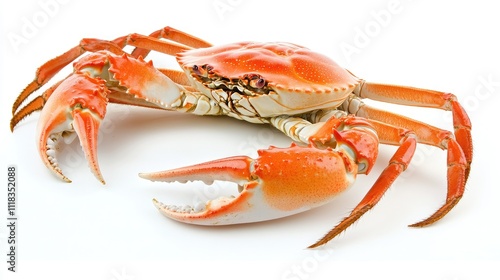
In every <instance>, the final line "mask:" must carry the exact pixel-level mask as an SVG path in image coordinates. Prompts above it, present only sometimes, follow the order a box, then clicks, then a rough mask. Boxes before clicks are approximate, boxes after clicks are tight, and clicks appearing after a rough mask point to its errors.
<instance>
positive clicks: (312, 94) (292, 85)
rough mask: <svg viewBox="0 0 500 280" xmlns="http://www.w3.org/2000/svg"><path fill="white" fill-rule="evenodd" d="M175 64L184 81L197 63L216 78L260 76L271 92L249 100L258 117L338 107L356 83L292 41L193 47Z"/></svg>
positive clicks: (321, 58) (346, 72)
mask: <svg viewBox="0 0 500 280" xmlns="http://www.w3.org/2000/svg"><path fill="white" fill-rule="evenodd" d="M177 60H178V62H179V64H180V65H181V67H182V68H183V70H184V71H185V72H186V74H187V75H188V77H191V76H192V75H193V73H192V67H193V66H195V65H198V66H199V65H210V66H211V67H212V69H213V70H212V71H213V73H214V74H215V75H217V76H220V77H224V78H227V79H242V78H243V77H244V76H245V75H248V74H258V75H260V76H261V77H263V78H264V79H265V80H266V81H267V86H268V87H270V88H272V89H273V91H274V93H272V92H271V93H270V94H269V95H259V96H256V97H253V98H249V100H250V101H251V103H252V105H253V106H254V107H255V109H256V110H257V112H259V114H260V116H262V117H268V116H275V115H280V114H284V113H286V114H297V113H303V112H307V111H310V110H311V109H321V108H327V107H330V108H331V107H337V106H338V105H340V104H341V103H342V102H343V101H344V100H345V98H346V97H347V95H348V94H349V93H351V92H352V90H353V89H354V87H355V86H356V85H358V83H359V79H358V78H356V77H355V76H353V75H352V74H351V73H350V72H349V71H347V70H345V69H344V68H342V67H340V66H339V65H338V64H337V63H335V62H334V61H333V60H331V59H330V58H328V57H326V56H324V55H322V54H319V53H315V52H313V51H311V50H309V49H307V48H304V47H301V46H298V45H295V44H290V43H255V42H242V43H234V44H229V45H223V46H215V47H209V48H202V49H194V50H188V51H185V52H182V53H179V54H178V55H177ZM194 82H195V84H196V80H194ZM201 90H202V89H201Z"/></svg>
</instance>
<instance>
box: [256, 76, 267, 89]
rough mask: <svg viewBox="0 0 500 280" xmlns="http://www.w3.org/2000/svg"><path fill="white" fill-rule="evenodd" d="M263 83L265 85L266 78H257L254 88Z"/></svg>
mask: <svg viewBox="0 0 500 280" xmlns="http://www.w3.org/2000/svg"><path fill="white" fill-rule="evenodd" d="M265 85H266V80H264V79H262V78H260V79H258V80H257V82H256V83H255V87H256V88H263V87H264V86H265Z"/></svg>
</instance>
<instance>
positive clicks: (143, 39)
mask: <svg viewBox="0 0 500 280" xmlns="http://www.w3.org/2000/svg"><path fill="white" fill-rule="evenodd" d="M151 35H152V36H153V37H155V38H150V37H147V36H143V35H139V34H130V35H127V36H122V37H119V38H117V39H115V40H113V41H106V40H100V39H90V38H86V39H82V40H81V41H80V43H79V44H78V45H77V46H75V47H73V48H71V49H70V50H68V51H67V52H65V53H63V54H61V55H59V56H57V57H55V58H53V59H51V60H49V61H47V62H46V63H44V64H43V65H42V66H40V67H39V68H38V70H37V72H36V75H35V79H34V80H33V81H32V82H31V83H29V84H28V86H26V88H24V90H23V91H22V92H21V94H19V96H18V97H17V99H16V101H15V102H14V104H13V106H12V114H13V117H12V120H11V123H10V129H11V131H13V130H14V127H15V126H16V125H17V124H18V123H19V121H21V120H22V119H23V118H24V117H26V116H28V115H29V114H31V113H32V112H34V111H38V110H40V109H41V107H40V106H25V107H23V108H22V109H21V110H20V111H18V108H19V106H21V104H22V103H23V102H24V100H26V99H27V98H28V97H29V96H30V95H31V94H32V93H33V92H35V91H36V90H38V89H39V88H40V87H42V86H43V85H45V84H46V83H47V82H48V81H50V79H51V78H52V77H54V76H55V75H56V74H57V73H58V72H59V71H61V69H63V68H64V67H66V66H67V65H68V64H70V63H71V62H72V61H74V60H75V59H77V58H78V57H80V56H81V55H82V54H84V53H86V52H98V51H103V50H105V51H109V52H111V53H113V54H116V55H122V54H124V53H125V52H124V51H123V48H124V47H125V46H127V45H131V46H135V47H136V49H135V50H134V51H133V53H132V57H134V58H139V57H140V56H142V57H146V55H147V54H148V53H149V51H150V50H156V51H160V52H163V53H166V54H169V55H172V56H175V55H176V54H177V53H178V52H180V51H183V50H187V49H190V48H191V47H207V46H210V44H209V43H207V42H205V41H203V40H201V39H198V38H196V37H194V36H191V35H189V34H187V33H184V32H182V31H179V30H177V29H174V28H171V27H165V28H163V29H160V30H158V31H155V32H153V33H152V34H151ZM157 38H164V39H168V40H171V41H173V42H168V41H160V40H159V39H157ZM174 42H179V44H177V43H174ZM184 44H185V45H184ZM148 48H151V49H148ZM163 71H164V72H165V73H173V75H174V76H176V77H179V79H182V80H184V81H185V78H182V77H180V73H181V72H178V71H172V70H168V69H165V70H163ZM40 97H43V96H38V97H36V98H35V99H38V101H37V102H38V103H34V104H38V105H39V104H40V101H41V99H40ZM45 100H46V98H45ZM34 104H32V105H34ZM21 111H22V113H20V112H21Z"/></svg>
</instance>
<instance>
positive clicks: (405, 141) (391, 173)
mask: <svg viewBox="0 0 500 280" xmlns="http://www.w3.org/2000/svg"><path fill="white" fill-rule="evenodd" d="M372 124H374V126H375V129H376V130H377V131H384V132H383V134H384V135H391V136H392V137H393V138H394V139H392V140H395V139H398V140H400V141H399V142H398V143H401V144H399V145H400V146H399V148H398V150H397V151H396V152H395V153H394V155H393V156H392V158H391V159H390V160H389V165H388V166H387V167H386V168H385V169H384V171H382V173H381V174H380V175H379V177H378V179H377V181H376V182H375V183H374V184H373V186H372V187H371V188H370V190H369V191H368V193H367V194H366V195H365V197H364V198H363V199H362V200H361V202H359V204H358V205H357V206H356V207H355V208H354V210H352V212H351V213H350V214H349V216H347V217H345V218H344V219H343V220H342V221H341V222H340V223H339V224H338V225H337V226H335V227H334V228H333V229H332V230H330V231H329V232H328V233H327V234H326V235H325V236H324V237H323V238H321V239H320V240H318V241H317V242H316V243H314V244H313V245H311V246H309V248H315V247H318V246H321V245H323V244H325V243H327V242H328V241H330V240H332V239H333V238H335V237H336V236H337V235H339V234H340V233H341V232H343V231H344V230H345V229H347V228H348V227H349V226H350V225H352V224H353V223H354V222H355V221H357V220H358V219H359V218H360V217H361V216H362V215H363V214H365V213H366V212H368V211H369V210H370V209H372V208H373V206H375V204H377V203H378V202H379V200H380V199H381V198H382V196H383V195H384V193H385V192H386V191H387V190H388V189H389V187H390V186H391V185H392V183H393V182H394V181H395V180H396V178H397V177H398V176H399V175H400V174H401V173H402V172H403V171H405V170H406V168H407V167H408V164H410V161H411V159H412V157H413V154H414V153H415V149H416V146H417V141H416V139H415V135H414V134H413V132H411V131H409V130H405V129H401V128H397V127H393V126H390V125H386V124H383V123H375V122H372ZM379 137H380V135H379ZM392 137H391V138H392ZM381 140H382V139H381Z"/></svg>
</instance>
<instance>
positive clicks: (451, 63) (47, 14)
mask: <svg viewBox="0 0 500 280" xmlns="http://www.w3.org/2000/svg"><path fill="white" fill-rule="evenodd" d="M54 1H55V0H54ZM54 1H49V0H40V1H16V2H13V1H10V2H6V1H4V2H2V4H1V5H2V7H0V11H1V12H0V13H1V14H0V18H1V21H2V23H1V28H2V30H1V36H2V37H1V43H2V46H1V50H2V51H1V71H2V72H1V76H0V87H1V91H0V92H1V94H0V98H1V103H0V106H1V109H0V110H1V111H0V112H1V113H0V117H1V124H0V131H1V133H2V137H1V139H2V140H1V151H2V153H1V161H2V164H1V165H0V167H1V168H2V169H4V172H3V173H4V174H3V175H2V177H1V178H4V179H3V181H4V182H5V183H4V184H5V185H6V181H7V174H6V173H7V171H6V167H7V165H9V164H14V165H16V166H17V168H18V191H17V197H18V204H17V209H16V210H17V216H18V218H19V220H18V228H17V236H16V237H17V242H18V247H17V248H18V249H17V256H18V262H17V267H16V268H17V270H18V272H16V273H10V272H8V271H7V267H6V263H5V262H3V261H2V263H3V264H2V265H0V269H1V271H2V273H4V274H5V275H6V276H7V277H8V278H7V279H28V278H30V279H34V278H35V277H37V278H46V277H49V276H50V277H51V278H52V279H59V278H61V279H107V280H109V279H114V280H120V279H137V280H139V279H160V278H161V279H169V278H172V277H171V276H172V275H173V274H178V275H181V276H182V277H183V278H189V277H194V276H198V277H204V276H209V277H210V278H212V277H213V278H216V277H217V278H228V277H237V278H244V279H256V278H257V277H261V278H262V279H325V278H326V277H327V276H329V277H335V276H341V277H342V278H341V279H366V278H368V277H370V278H375V279H377V278H384V279H440V280H452V279H454V280H458V279H460V280H462V279H493V278H495V277H498V275H499V274H498V269H496V270H494V269H493V267H494V265H495V264H498V260H499V257H500V241H499V238H498V236H500V231H499V227H498V213H499V211H498V210H499V209H498V205H499V203H498V202H497V200H498V199H499V197H500V196H499V194H500V192H499V184H498V181H499V180H498V178H497V177H496V176H495V175H496V174H498V173H497V172H498V170H497V168H496V167H497V166H498V164H497V160H498V158H499V157H498V155H499V152H498V148H497V143H498V141H497V138H496V136H495V129H496V128H497V127H498V125H497V124H496V122H495V121H494V120H495V119H497V117H495V115H496V112H498V105H499V103H500V102H499V97H498V94H499V93H500V72H499V70H498V64H499V62H500V59H499V58H500V55H499V50H500V43H499V40H498V35H499V34H498V26H500V21H499V20H498V13H497V8H496V6H493V4H492V3H493V1H474V3H471V2H469V4H464V3H462V2H460V3H459V2H457V1H440V2H439V3H436V2H437V1H409V0H400V1H390V0H382V1H380V0H378V1H349V3H343V4H336V3H330V4H328V5H327V4H325V3H326V1H324V2H319V1H286V2H285V1H282V2H281V3H280V2H278V1H245V0H207V1H175V2H174V1H169V4H167V3H166V2H167V1H163V2H165V3H164V4H161V2H160V1H148V0H142V1H107V2H104V1H94V0H88V1H78V2H77V1H66V2H63V1H60V2H54ZM329 2H333V1H329ZM343 2H346V1H343ZM6 3H9V4H6ZM40 3H42V4H40ZM43 3H52V6H50V8H49V9H48V8H47V7H46V5H48V4H46V5H45V6H44V5H43ZM54 3H55V5H54ZM382 15H389V17H387V16H385V17H383V16H382ZM166 25H170V26H173V27H176V28H178V29H181V30H184V31H186V32H189V33H191V34H194V35H197V36H199V37H201V38H203V39H205V40H207V41H209V42H212V43H214V44H224V43H229V42H235V41H244V40H255V41H290V42H294V43H297V44H300V45H305V46H307V47H309V48H311V49H313V50H315V51H318V52H321V53H324V54H326V55H328V56H330V57H331V58H333V59H334V60H336V61H337V62H338V63H339V64H341V65H343V66H344V67H346V68H348V69H350V70H351V71H352V72H354V73H355V74H356V75H358V76H360V77H362V78H365V79H366V80H370V81H375V82H385V83H394V84H404V85H412V86H418V87H423V88H430V89H436V90H442V91H446V92H453V93H454V94H456V95H457V96H458V97H459V99H460V100H461V101H462V103H463V106H464V107H465V108H466V110H467V111H468V113H469V116H470V118H471V120H472V123H473V138H474V145H475V146H474V148H475V149H474V163H473V166H472V172H471V175H470V179H469V181H468V184H467V190H466V193H465V196H464V197H463V199H462V201H461V202H460V203H459V204H458V205H457V206H456V207H455V209H453V210H452V212H450V213H449V215H448V216H446V217H445V218H444V219H443V220H442V221H440V222H438V223H437V224H435V225H433V226H431V227H428V228H424V229H412V228H408V227H407V226H406V225H408V224H411V223H413V222H416V221H419V220H420V219H422V218H425V217H427V216H428V215H430V214H431V213H432V212H433V211H434V210H435V209H436V208H437V207H439V206H440V205H441V203H442V202H443V201H444V198H445V193H446V187H445V186H446V153H445V152H443V151H441V150H439V149H436V148H430V147H425V146H420V148H419V150H418V151H417V154H416V155H415V159H414V163H413V164H412V165H411V167H410V168H409V169H408V171H407V173H406V174H404V175H403V176H402V178H400V180H398V181H397V182H396V183H395V184H394V186H393V188H391V189H390V190H389V191H388V193H387V194H386V195H385V196H384V198H383V199H382V200H381V202H380V203H379V205H377V206H376V207H375V208H374V210H372V211H371V212H370V213H368V214H366V215H365V216H364V217H363V218H361V220H360V221H359V222H357V223H356V224H355V225H354V226H353V227H351V228H349V229H348V230H347V231H346V232H345V233H344V234H342V235H341V236H340V237H339V238H337V239H335V240H333V241H332V242H330V243H329V244H328V245H326V246H324V247H322V248H320V249H319V250H306V249H304V248H306V247H307V246H308V245H310V244H311V243H312V242H314V241H316V240H317V239H318V238H319V237H321V236H322V235H323V234H324V233H326V232H327V231H328V230H329V229H331V228H332V227H333V226H334V225H335V224H336V223H337V222H338V221H339V220H340V219H341V218H342V217H343V216H345V215H346V214H347V213H348V212H349V211H350V210H351V209H352V208H353V207H354V206H355V205H356V204H357V203H358V201H359V200H360V199H361V197H362V196H363V195H364V194H365V192H366V191H367V190H368V188H369V187H370V186H371V184H372V183H373V181H374V180H375V178H376V176H377V174H378V172H380V171H381V169H382V168H383V167H384V165H385V164H386V162H387V160H388V159H389V158H390V156H391V154H392V152H394V147H381V152H380V157H379V161H378V163H377V166H376V168H375V169H374V170H373V171H372V173H371V174H370V176H360V177H359V178H358V181H357V182H356V184H355V185H354V186H353V187H352V188H351V189H350V190H349V191H347V192H346V193H344V194H343V195H341V196H340V197H339V198H338V199H337V200H335V201H334V202H332V203H330V204H329V205H326V206H324V207H321V208H319V209H315V210H312V211H309V212H307V213H303V214H300V215H296V216H293V217H289V218H285V219H281V220H277V221H271V222H264V223H258V224H248V225H238V226H227V227H217V228H213V227H199V226H189V225H184V224H181V223H177V222H174V221H170V220H168V219H166V218H165V217H163V216H162V215H160V214H159V213H158V212H157V210H156V209H155V208H154V207H153V205H152V203H151V199H152V198H153V197H156V198H158V199H159V200H161V201H164V202H168V203H192V202H193V201H194V200H196V199H197V197H204V198H213V196H215V195H218V194H221V193H223V192H225V191H226V188H225V187H223V186H220V185H215V186H213V187H211V188H206V187H204V186H203V185H201V184H200V185H195V186H194V188H192V187H189V186H184V185H174V184H172V185H167V184H162V183H151V182H149V181H145V180H142V179H140V178H139V177H138V176H137V173H138V172H143V171H156V170H162V169H169V168H174V167H179V166H182V165H186V164H193V163H197V162H201V161H206V160H209V159H215V158H221V157H225V156H230V155H238V154H247V155H251V156H255V150H256V149H259V148H266V147H268V146H269V145H271V144H274V145H278V146H287V145H289V142H290V141H289V140H288V139H287V138H286V137H284V136H283V135H281V134H279V133H277V132H274V131H273V130H271V129H270V128H268V127H266V126H259V125H252V124H247V123H244V122H241V121H237V120H233V119H229V118H223V117H219V118H217V117H196V116H191V115H182V114H178V113H171V112H162V111H155V110H145V109H135V108H134V109H131V108H125V107H120V106H116V105H115V106H113V105H112V106H109V113H108V116H107V122H106V125H105V131H102V132H101V135H100V145H99V160H100V165H101V169H102V172H103V174H104V177H105V179H106V181H107V184H106V185H105V186H102V185H101V184H100V183H99V182H98V181H97V180H95V178H94V177H93V175H92V174H91V173H90V171H89V170H88V168H87V164H86V162H85V161H84V160H83V155H82V152H81V149H80V147H79V144H78V141H74V142H73V143H71V144H69V145H67V146H65V147H61V153H60V154H59V158H60V161H61V164H62V167H63V169H64V171H65V173H66V175H67V176H68V177H70V178H71V179H72V180H73V183H72V184H67V183H64V182H62V181H60V180H58V179H57V178H56V177H55V176H53V175H52V174H51V173H50V172H49V171H48V170H47V169H46V168H45V167H44V166H43V164H42V162H41V160H40V159H39V156H38V153H37V151H36V145H35V139H34V134H35V128H36V124H37V117H38V114H33V115H32V116H30V117H29V118H27V119H26V120H25V121H23V122H21V123H20V124H19V125H18V126H17V128H16V130H15V131H14V133H10V131H9V125H8V122H9V119H10V117H11V113H10V112H11V104H12V103H13V101H14V99H15V97H16V96H17V95H18V93H19V92H20V91H21V90H22V89H23V88H24V86H25V85H26V84H27V83H28V82H30V81H31V80H32V79H33V77H34V73H35V70H36V68H37V67H38V66H39V65H41V64H42V63H44V62H45V61H47V60H48V59H50V58H52V57H54V56H56V55H58V54H61V53H62V52H64V51H66V50H68V49H69V48H70V47H73V46H74V45H76V44H77V43H78V42H79V40H80V39H81V38H83V37H96V38H104V39H113V38H116V37H118V36H121V35H124V34H128V33H131V32H138V33H142V34H148V33H150V32H152V31H154V30H157V29H159V28H161V27H163V26H166ZM348 50H350V51H354V52H353V53H349V52H348ZM151 58H152V59H154V61H155V65H161V66H171V67H175V63H174V60H173V59H171V58H168V57H166V56H164V55H153V56H151ZM69 71H70V69H66V70H65V71H64V74H63V75H60V76H58V78H61V77H63V76H64V75H67V73H69ZM55 80H57V79H55ZM55 80H54V81H55ZM377 106H378V105H377ZM381 106H383V107H386V108H388V109H390V110H394V111H397V112H400V113H404V114H407V115H410V116H413V117H415V118H418V119H421V120H424V121H426V122H430V123H432V124H434V125H437V126H440V127H443V128H446V129H451V128H452V124H451V121H450V113H449V112H441V111H434V110H428V109H413V108H411V109H408V108H403V109H401V108H393V107H392V106H385V105H381ZM203 188H205V189H203ZM3 189H4V190H3V191H0V197H1V201H2V203H5V202H6V193H7V191H6V186H4V188H3ZM2 209H5V210H6V207H5V208H4V207H3V206H2ZM5 212H6V211H5ZM5 212H4V213H5ZM4 223H5V224H6V223H7V221H6V220H5V222H3V223H2V224H4ZM7 238H8V231H7V227H6V226H4V225H2V226H1V227H0V241H1V247H0V248H1V250H0V251H1V255H2V257H0V260H4V259H6V245H7ZM177 277H179V276H177ZM424 277H425V278H424Z"/></svg>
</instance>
